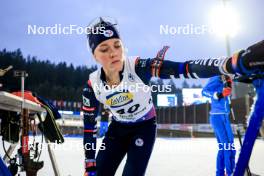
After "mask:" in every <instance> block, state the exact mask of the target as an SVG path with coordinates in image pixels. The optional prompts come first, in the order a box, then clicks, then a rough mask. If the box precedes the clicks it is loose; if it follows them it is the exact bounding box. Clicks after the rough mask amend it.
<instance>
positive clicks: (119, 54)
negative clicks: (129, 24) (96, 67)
mask: <svg viewBox="0 0 264 176" xmlns="http://www.w3.org/2000/svg"><path fill="white" fill-rule="evenodd" d="M94 58H95V59H96V60H97V61H98V62H99V63H100V64H101V65H102V66H103V68H104V70H106V71H108V72H115V71H121V70H122V68H123V61H124V47H123V44H122V42H121V40H120V39H109V40H106V41H104V42H102V43H100V44H99V45H98V46H97V47H96V48H95V50H94Z"/></svg>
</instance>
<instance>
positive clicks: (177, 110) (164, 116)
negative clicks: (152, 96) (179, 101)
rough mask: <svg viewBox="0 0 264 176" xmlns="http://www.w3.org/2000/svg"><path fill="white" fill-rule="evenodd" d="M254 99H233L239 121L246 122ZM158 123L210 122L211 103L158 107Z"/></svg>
mask: <svg viewBox="0 0 264 176" xmlns="http://www.w3.org/2000/svg"><path fill="white" fill-rule="evenodd" d="M252 103H253V100H252V98H250V97H249V96H246V97H244V98H239V99H234V100H232V109H233V110H234V114H235V118H236V120H237V122H238V123H245V122H246V117H247V116H248V115H249V111H250V106H251V105H252ZM156 112H157V122H158V124H174V123H178V124H205V123H209V112H210V104H209V103H205V104H199V105H190V106H179V107H162V108H156Z"/></svg>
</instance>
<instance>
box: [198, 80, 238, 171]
mask: <svg viewBox="0 0 264 176" xmlns="http://www.w3.org/2000/svg"><path fill="white" fill-rule="evenodd" d="M223 88H224V83H223V81H222V79H221V76H215V77H212V78H210V80H209V81H208V83H207V84H206V86H205V87H204V88H203V90H202V94H203V96H206V97H209V98H211V111H210V123H211V125H212V127H213V129H214V132H215V136H216V138H217V142H218V154H217V161H216V175H217V176H223V175H225V169H226V173H227V174H228V175H231V174H232V173H233V169H234V167H235V148H234V136H233V132H232V129H231V125H230V121H229V114H230V105H229V101H228V96H227V97H221V98H218V97H217V94H221V93H222V91H223Z"/></svg>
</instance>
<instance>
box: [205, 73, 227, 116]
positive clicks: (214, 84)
mask: <svg viewBox="0 0 264 176" xmlns="http://www.w3.org/2000/svg"><path fill="white" fill-rule="evenodd" d="M223 88H224V84H223V82H222V80H221V77H220V76H214V77H212V78H210V79H209V81H208V82H207V84H206V85H205V87H204V88H203V90H202V95H203V96H205V97H208V98H211V101H212V102H211V111H210V114H228V113H229V112H230V106H229V101H228V98H227V97H225V98H221V99H220V100H218V99H217V98H216V97H214V94H216V93H217V92H219V93H221V92H222V91H223Z"/></svg>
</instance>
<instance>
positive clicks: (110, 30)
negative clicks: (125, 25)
mask: <svg viewBox="0 0 264 176" xmlns="http://www.w3.org/2000/svg"><path fill="white" fill-rule="evenodd" d="M87 37H88V41H89V46H90V48H91V50H92V53H94V50H95V48H96V47H97V46H98V45H99V44H100V43H102V42H103V41H106V40H109V39H113V38H117V39H119V38H120V37H119V34H118V31H117V29H116V28H115V27H114V25H113V24H110V23H106V22H104V21H102V22H100V23H98V24H96V25H95V26H94V27H93V29H92V30H91V31H90V33H89V34H88V35H87Z"/></svg>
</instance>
